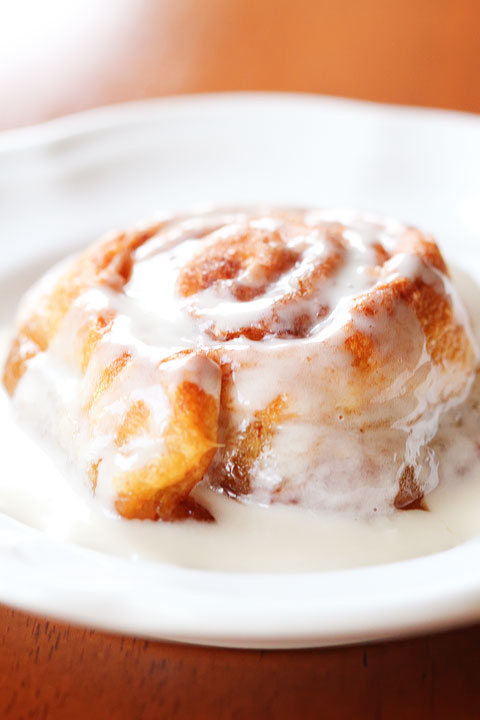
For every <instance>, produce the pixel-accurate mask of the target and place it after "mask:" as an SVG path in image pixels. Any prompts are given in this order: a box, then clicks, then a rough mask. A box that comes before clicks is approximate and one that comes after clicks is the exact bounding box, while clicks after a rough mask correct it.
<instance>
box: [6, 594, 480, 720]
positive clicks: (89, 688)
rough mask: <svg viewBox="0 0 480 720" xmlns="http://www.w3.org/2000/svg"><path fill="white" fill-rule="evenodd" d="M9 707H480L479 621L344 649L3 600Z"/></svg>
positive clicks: (417, 712) (222, 711)
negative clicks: (294, 647)
mask: <svg viewBox="0 0 480 720" xmlns="http://www.w3.org/2000/svg"><path fill="white" fill-rule="evenodd" d="M0 627H1V628H2V632H1V634H0V717H1V718H2V720H10V719H12V718H15V719H18V718H39V719H42V720H43V719H47V718H48V719H51V720H57V718H58V719H59V720H60V719H61V720H65V719H68V720H80V719H82V720H83V719H84V718H91V719H92V720H96V719H97V718H99V719H100V718H110V719H112V720H117V719H118V720H127V719H128V720H131V719H135V720H158V718H178V719H181V718H182V719H183V718H188V720H193V719H196V718H198V719H199V720H200V719H203V718H205V720H207V719H208V720H211V719H212V718H221V719H224V718H232V720H233V719H234V718H235V719H236V720H240V719H241V718H245V719H247V718H248V720H255V719H256V718H265V719H267V718H277V719H278V720H283V718H285V719H291V718H302V720H309V719H310V718H312V719H313V718H315V719H317V718H322V717H325V718H329V719H330V718H355V719H357V720H358V719H363V718H369V719H372V720H373V719H379V720H380V719H382V718H389V719H396V718H398V719H399V720H400V719H401V720H405V718H407V719H408V720H417V719H418V720H429V719H430V718H435V720H443V718H445V719H448V720H452V718H455V719H456V720H459V719H460V720H461V719H463V718H468V719H472V718H478V717H480V693H479V691H478V686H479V680H480V626H478V627H474V628H469V629H468V630H461V631H455V632H451V633H446V634H442V635H437V636H435V637H426V638H417V639H414V640H406V641H401V642H391V643H381V644H374V645H362V646H354V647H345V648H329V649H323V650H298V651H253V650H248V651H247V650H245V651H244V650H224V649H218V648H200V647H192V646H186V645H173V644H167V643H159V642H153V641H148V640H142V639H137V638H125V637H119V636H114V635H106V634H104V633H100V632H94V631H91V630H86V629H78V628H74V627H69V626H66V625H63V624H60V623H53V622H51V621H46V620H43V619H40V618H37V617H33V616H31V615H27V614H24V613H20V612H16V611H13V610H10V609H7V608H0Z"/></svg>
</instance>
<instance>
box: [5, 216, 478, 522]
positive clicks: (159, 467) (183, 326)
mask: <svg viewBox="0 0 480 720" xmlns="http://www.w3.org/2000/svg"><path fill="white" fill-rule="evenodd" d="M476 364H477V351H476V348H475V345H474V341H473V339H472V334H471V332H470V329H469V323H468V319H467V316H466V313H465V310H464V308H463V306H462V304H461V302H460V300H459V298H458V296H457V294H456V291H455V289H454V287H453V286H452V283H451V280H450V278H449V274H448V270H447V267H446V265H445V262H444V260H443V258H442V256H441V254H440V251H439V249H438V247H437V245H436V244H435V242H434V241H433V239H432V238H431V237H429V236H426V235H423V234H422V233H421V232H420V231H418V230H416V229H414V228H411V227H408V226H406V225H403V224H402V223H400V222H397V221H394V220H389V219H385V218H381V217H378V216H375V215H371V214H367V213H359V212H353V211H325V210H288V209H284V210H272V209H270V208H267V209H248V210H242V209H239V210H228V211H209V212H204V213H199V214H197V215H181V216H171V217H165V218H163V219H161V220H159V222H158V223H156V224H155V225H152V226H151V227H149V228H147V229H140V230H135V231H131V232H126V233H117V234H112V235H111V236H109V237H107V238H104V239H102V240H101V241H100V242H99V243H97V244H96V245H94V246H92V248H90V249H89V250H87V251H86V252H84V253H83V254H82V255H80V256H79V257H77V258H75V259H74V260H73V261H72V262H71V264H70V265H69V266H68V268H67V269H62V270H60V271H56V272H54V274H53V276H50V277H49V278H48V279H47V280H46V281H45V282H43V283H41V284H40V286H39V287H38V288H37V289H36V290H34V291H33V294H32V295H31V296H30V298H29V299H27V300H26V302H25V304H24V308H23V311H22V313H21V315H20V319H19V325H18V332H17V335H16V337H15V339H14V341H13V344H12V348H11V351H10V355H9V358H8V360H7V364H6V367H5V371H4V384H5V386H6V388H7V390H8V392H9V393H10V394H11V395H12V396H13V398H14V400H15V403H16V405H17V407H18V408H19V409H20V410H21V411H22V414H23V415H24V416H26V417H27V418H29V419H30V420H33V421H36V422H37V424H41V425H42V427H43V428H44V432H45V433H47V434H49V435H50V436H51V437H53V438H54V439H55V442H56V443H57V444H58V445H60V446H61V447H62V448H63V449H64V451H65V452H66V453H67V454H68V455H69V457H70V459H71V461H72V463H73V464H75V465H76V467H77V468H78V469H79V471H80V474H81V475H82V476H83V477H85V478H88V480H89V482H90V483H91V486H92V488H93V490H94V492H95V493H96V495H97V496H98V497H99V498H102V499H103V501H104V502H106V503H107V504H110V505H113V506H114V507H115V508H116V510H117V512H118V513H120V514H121V515H123V516H124V517H140V518H153V519H156V518H162V519H167V520H171V519H176V518H181V517H186V516H189V515H193V516H195V517H198V518H208V517H209V514H208V512H207V511H206V510H205V509H203V508H202V507H200V506H199V505H198V503H197V502H196V501H195V500H194V499H193V498H192V495H191V491H192V489H193V488H194V487H195V485H196V484H197V483H199V482H200V481H201V480H203V481H204V482H205V483H208V484H210V485H211V486H212V487H214V488H217V489H221V490H222V491H223V492H225V493H228V494H229V495H231V496H233V497H236V498H240V499H243V500H245V501H252V502H258V503H263V504H270V503H272V502H283V503H295V504H300V505H302V506H305V507H309V508H313V509H326V510H335V511H342V512H345V511H347V512H357V513H369V512H388V511H389V510H391V509H392V508H394V507H397V508H402V507H408V506H411V505H412V504H415V503H416V502H418V501H419V500H420V499H421V498H422V496H423V495H424V494H425V493H427V492H429V491H430V490H432V489H433V488H434V487H435V486H436V484H437V483H438V475H437V463H436V459H435V456H434V453H433V450H432V449H431V447H430V442H431V440H432V439H433V438H434V436H435V434H436V432H437V429H438V423H439V420H440V418H441V415H442V413H443V412H445V411H446V410H448V409H450V408H451V407H452V406H454V405H456V404H459V403H461V402H463V400H464V399H465V397H466V395H467V394H468V392H469V389H470V387H471V384H472V381H473V377H474V373H475V370H476ZM39 387H41V388H42V391H41V392H42V396H43V397H44V398H48V403H49V404H50V410H51V412H50V413H49V416H48V418H46V417H45V412H43V411H42V410H41V408H40V405H42V403H39V402H37V401H36V400H34V399H33V398H37V399H38V388H39Z"/></svg>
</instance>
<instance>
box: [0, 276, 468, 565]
mask: <svg viewBox="0 0 480 720" xmlns="http://www.w3.org/2000/svg"><path fill="white" fill-rule="evenodd" d="M458 286H459V287H460V288H461V291H462V294H463V295H464V297H465V301H466V302H468V305H469V307H470V309H471V317H472V321H473V322H472V324H473V328H474V332H475V335H476V337H477V338H480V290H479V288H478V287H477V286H476V285H475V284H474V283H473V282H472V281H470V280H469V279H468V278H466V277H465V276H464V275H463V274H462V275H461V277H460V282H459V283H458ZM9 335H10V331H9V330H3V331H2V332H0V346H1V347H2V348H6V345H7V339H8V336H9ZM63 388H64V389H65V388H66V385H65V384H63ZM37 392H38V390H37ZM37 398H38V399H39V401H41V402H42V403H43V408H44V415H43V417H44V420H45V421H48V417H49V405H48V398H47V397H46V396H43V397H39V396H38V395H37ZM479 408H480V388H479V387H478V383H477V385H476V387H475V388H474V390H473V393H472V397H471V400H470V401H469V403H467V404H466V405H465V406H464V407H463V408H458V409H456V410H452V411H451V413H450V414H449V416H446V417H445V418H444V420H443V422H442V425H441V427H440V432H439V434H438V436H437V439H436V441H435V443H436V449H437V452H439V453H440V461H441V462H440V475H441V484H440V486H439V487H438V488H437V489H436V490H434V491H433V492H432V493H430V495H429V496H428V507H429V512H422V511H418V510H412V511H409V512H400V511H397V512H395V513H393V514H391V515H388V516H384V517H372V518H357V519H353V518H350V517H346V516H341V515H330V514H325V513H312V512H309V511H307V510H303V509H302V508H298V507H286V506H280V505H276V506H270V507H268V508H262V507H255V506H253V505H243V504H241V503H238V502H235V501H232V500H230V499H228V498H226V497H224V496H221V495H217V494H216V493H214V492H212V491H211V490H210V489H209V488H207V487H199V488H198V490H197V491H196V494H197V495H198V496H199V497H201V498H202V500H203V502H204V503H205V504H206V505H208V507H209V508H210V509H211V510H212V511H213V512H214V514H215V516H216V518H217V522H216V523H215V524H211V525H203V524H199V523H195V522H193V521H186V522H184V523H176V524H162V523H153V522H151V521H137V520H124V519H122V518H120V517H118V516H116V515H114V514H113V513H110V512H108V510H106V509H105V508H104V507H103V506H102V505H101V504H99V503H96V502H94V501H93V499H92V496H91V493H90V492H89V491H88V489H87V488H86V487H85V486H83V485H82V484H81V483H79V482H76V481H75V480H74V479H73V477H72V475H73V470H72V468H70V469H69V468H65V458H64V457H63V456H62V457H58V458H57V459H56V461H54V460H53V459H52V458H53V457H55V451H54V449H53V448H49V447H47V446H45V445H43V444H42V445H43V446H41V445H39V444H38V442H36V441H34V440H33V439H32V437H30V436H29V435H27V434H26V433H25V431H24V430H22V429H21V428H20V427H19V426H18V424H17V423H16V422H15V420H14V418H13V416H12V411H11V407H10V403H9V401H8V399H7V397H6V396H5V394H4V393H3V392H0V432H1V434H2V443H3V444H2V459H3V468H4V470H3V472H2V474H1V475H0V509H1V511H2V512H4V513H7V514H8V515H10V516H11V517H14V518H16V519H18V520H20V521H22V522H24V523H27V524H29V525H31V526H33V527H36V528H39V529H41V530H42V531H44V532H45V533H47V534H48V535H50V536H52V537H54V538H56V539H58V540H61V541H67V542H73V543H78V544H80V545H83V546H86V547H90V548H94V549H95V550H98V551H102V552H106V553H111V554H115V555H122V556H125V557H128V558H130V559H131V560H132V561H137V560H150V561H161V562H168V563H174V564H177V565H180V566H185V567H193V568H203V569H212V570H224V571H233V572H234V571H244V570H246V571H253V572H276V571H281V572H301V571H316V570H328V569H338V568H347V567H355V566H362V565H369V564H373V563H382V562H393V561H398V560H402V559H406V558H410V557H417V556H421V555H424V554H428V553H432V552H438V551H441V550H444V549H447V548H450V547H452V546H454V545H457V544H459V543H461V542H463V541H465V540H466V539H468V538H470V537H473V536H475V535H478V534H480V512H479V509H480V451H479V449H478V448H479V446H480V430H479V428H480V422H479V420H480V410H479ZM66 419H67V418H65V417H64V420H66ZM460 421H461V423H462V424H461V425H460ZM57 455H58V453H57ZM59 468H62V469H61V470H60V469H59ZM66 477H67V478H68V480H69V481H66Z"/></svg>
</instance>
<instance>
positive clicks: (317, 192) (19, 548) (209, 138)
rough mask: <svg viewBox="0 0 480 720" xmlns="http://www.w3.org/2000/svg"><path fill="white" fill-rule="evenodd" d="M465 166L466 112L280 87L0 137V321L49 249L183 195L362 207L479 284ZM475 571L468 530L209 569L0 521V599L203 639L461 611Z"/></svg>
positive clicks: (478, 219)
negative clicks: (317, 569) (402, 549)
mask: <svg viewBox="0 0 480 720" xmlns="http://www.w3.org/2000/svg"><path fill="white" fill-rule="evenodd" d="M479 167H480V118H477V117H474V116H468V115H461V114H455V113H447V112H435V111H426V110H414V109H405V108H392V107H383V106H379V105H370V104H361V103H356V102H350V101H343V100H332V99H325V98H315V97H308V96H295V95H263V94H262V95H244V94H239V95H217V96H215V95H214V96H199V97H184V98H178V99H168V100H159V101H154V102H147V103H139V104H133V105H128V106H120V107H113V108H109V109H102V110H97V111H93V112H89V113H86V114H82V115H77V116H74V117H69V118H65V119H62V120H59V121H55V122H52V123H48V124H46V125H43V126H39V127H35V128H28V129H25V130H18V131H13V132H8V133H4V134H3V135H0V243H1V253H0V313H1V317H0V321H2V322H3V321H4V320H5V319H8V318H9V317H11V313H12V309H13V307H14V305H15V304H16V302H17V300H18V297H19V295H20V293H21V292H22V291H23V289H24V287H25V286H26V285H27V284H28V283H29V282H31V280H32V279H33V276H34V275H35V274H36V273H37V272H38V268H39V267H41V266H45V267H46V266H47V265H48V264H49V263H50V261H51V259H53V258H56V257H58V256H59V255H62V254H66V253H67V252H69V251H70V250H71V249H72V248H74V247H77V246H79V245H81V244H85V243H87V242H89V241H91V240H92V239H95V238H96V237H97V236H98V235H99V234H100V233H102V232H103V231H104V230H106V229H108V228H110V227H112V226H118V225H123V224H127V225H130V224H132V221H135V220H137V219H148V218H149V217H151V216H152V215H154V214H155V212H156V211H157V210H159V209H164V208H168V209H176V208H182V207H185V206H191V205H192V204H197V203H200V204H204V203H208V204H210V203H215V204H223V203H225V204H232V203H234V204H239V203H240V204H243V203H253V204H258V203H263V202H265V203H279V204H282V203H286V204H290V205H292V204H299V205H309V204H311V205H317V206H318V205H335V206H339V205H340V206H346V205H348V206H358V207H362V208H366V209H372V210H376V211H378V212H381V213H384V214H387V215H394V216H398V217H400V218H403V219H405V220H407V221H409V222H412V223H413V224H416V225H420V226H422V227H424V228H426V229H428V230H431V231H433V232H434V233H435V234H436V235H437V237H438V238H439V240H440V241H441V244H442V246H443V247H444V248H445V249H446V250H447V253H448V252H450V255H452V254H453V255H454V256H455V257H456V259H457V262H458V263H459V264H460V265H463V266H464V267H465V268H466V269H469V270H470V272H472V271H473V272H474V273H476V275H477V277H478V278H479V279H480V254H479V248H478V245H477V243H478V238H479V237H480V174H479V172H478V168H479ZM33 268H36V269H35V270H34V269H33ZM479 512H480V508H479ZM479 567H480V539H478V540H473V541H470V542H468V543H465V544H463V545H461V546H459V547H457V548H455V549H453V550H450V551H447V552H442V553H438V554H435V555H432V556H429V557H425V558H421V559H416V560H411V561H407V562H401V563H396V564H390V565H382V566H377V567H372V568H362V569H358V570H349V571H338V572H327V573H310V574H297V575H291V574H288V575H258V574H251V575H249V574H233V573H232V574H229V573H212V572H205V571H195V570H186V569H183V568H177V567H172V566H166V565H159V564H156V565H155V564H149V563H146V562H133V561H129V560H125V559H121V558H117V557H112V556H108V555H103V554H101V553H98V552H94V551H91V550H86V549H83V548H80V547H76V546H74V545H69V544H66V543H61V542H60V541H55V540H54V539H52V538H50V537H48V536H46V535H42V534H41V533H40V532H38V531H35V530H33V529H31V528H29V527H27V526H25V525H22V524H20V523H18V522H16V521H14V520H12V519H11V518H9V517H6V516H4V515H0V601H1V602H4V603H8V604H11V605H13V606H16V607H19V608H24V609H27V610H31V611H35V612H38V613H43V614H46V615H49V616H53V617H58V618H62V619H64V620H68V621H72V622H79V623H87V624H89V625H93V626H97V627H101V628H105V629H110V630H114V631H118V632H123V633H135V634H142V635H146V636H151V637H157V638H166V639H172V640H180V641H189V642H196V643H205V644H218V645H231V646H238V647H299V646H300V647H301V646H303V647H305V646H314V645H322V644H335V643H346V642H355V641H360V640H366V639H368V640H370V639H374V638H380V637H393V636H397V635H400V634H406V633H413V632H420V631H427V630H434V629H439V628H442V627H447V626H451V625H453V624H460V623H465V622H469V621H474V620H478V619H480V571H479Z"/></svg>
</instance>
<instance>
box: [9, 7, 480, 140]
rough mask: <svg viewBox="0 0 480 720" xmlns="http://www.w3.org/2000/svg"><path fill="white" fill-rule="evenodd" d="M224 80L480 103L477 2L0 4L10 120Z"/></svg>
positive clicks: (453, 104) (466, 105) (464, 106)
mask: <svg viewBox="0 0 480 720" xmlns="http://www.w3.org/2000/svg"><path fill="white" fill-rule="evenodd" d="M225 90H284V91H285V90H289V91H301V92H315V93H324V94H330V95H339V96H345V97H354V98H362V99H367V100H377V101H381V102H388V103H402V104H409V105H423V106H430V107H441V108H452V109H457V110H467V111H473V112H480V1H479V0H67V1H65V0H63V1H62V0H42V1H41V2H40V1H39V0H15V1H7V0H0V129H8V128H14V127H21V126H24V125H28V124H31V123H36V122H39V121H43V120H48V119H50V118H54V117H57V116H60V115H64V114H66V113H71V112H76V111H79V110H86V109H88V108H91V107H95V106H98V105H107V104H110V103H118V102H124V101H128V100H138V99H144V98H151V97H158V96H161V95H170V94H180V93H192V92H194V93H197V92H212V91H225Z"/></svg>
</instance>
